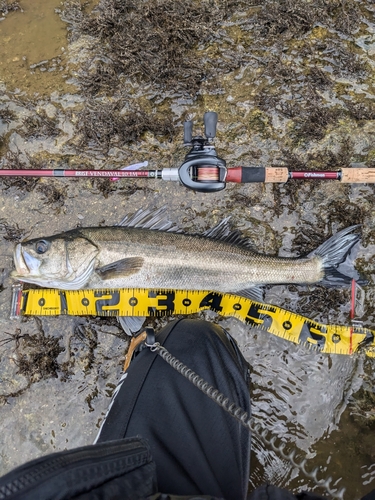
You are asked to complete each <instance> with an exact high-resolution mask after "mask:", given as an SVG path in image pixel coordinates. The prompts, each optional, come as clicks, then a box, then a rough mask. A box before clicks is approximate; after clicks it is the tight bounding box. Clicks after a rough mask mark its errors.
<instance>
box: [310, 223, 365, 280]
mask: <svg viewBox="0 0 375 500" xmlns="http://www.w3.org/2000/svg"><path fill="white" fill-rule="evenodd" d="M359 228H360V226H359V225H355V226H350V227H347V228H346V229H343V230H342V231H339V232H338V233H336V234H334V235H333V236H331V238H329V239H328V240H327V241H325V242H324V243H323V244H322V245H320V247H318V248H317V249H316V250H314V251H313V252H311V253H310V254H309V255H308V257H315V256H319V257H321V259H322V261H323V262H322V264H323V271H324V277H323V279H322V280H321V281H320V282H319V284H322V285H325V286H328V287H335V286H348V285H350V283H351V282H352V280H353V279H354V280H355V281H356V282H357V283H358V284H359V285H366V284H367V283H368V281H367V280H366V279H365V278H363V277H362V276H360V274H359V273H358V272H357V271H356V269H355V268H354V262H353V261H354V257H353V255H351V254H352V252H351V251H352V249H353V247H354V246H355V245H356V244H357V243H358V242H359V240H360V235H359V234H358V233H356V232H355V231H357V230H358V229H359Z"/></svg>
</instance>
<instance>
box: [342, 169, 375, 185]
mask: <svg viewBox="0 0 375 500" xmlns="http://www.w3.org/2000/svg"><path fill="white" fill-rule="evenodd" d="M341 182H345V183H351V184H366V183H375V168H342V169H341Z"/></svg>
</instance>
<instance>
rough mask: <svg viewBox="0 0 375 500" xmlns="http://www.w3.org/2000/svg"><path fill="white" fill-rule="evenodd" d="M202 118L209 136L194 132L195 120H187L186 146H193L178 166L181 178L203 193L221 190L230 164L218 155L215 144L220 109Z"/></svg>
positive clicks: (190, 186)
mask: <svg viewBox="0 0 375 500" xmlns="http://www.w3.org/2000/svg"><path fill="white" fill-rule="evenodd" d="M203 121H204V135H205V137H206V138H204V137H202V136H201V135H196V136H193V122H192V121H186V122H185V123H184V146H191V149H190V151H189V153H188V154H187V155H186V157H185V161H184V163H183V164H182V165H181V166H180V168H179V169H178V175H179V180H180V182H181V183H182V184H183V185H184V186H186V187H187V188H189V189H194V190H195V191H200V192H202V193H208V192H212V191H221V190H222V189H224V188H225V179H226V176H227V168H226V163H225V160H223V159H222V158H219V157H218V156H217V153H216V150H215V147H214V145H213V140H214V138H215V136H216V125H217V113H215V112H212V111H210V112H207V113H205V114H204V117H203Z"/></svg>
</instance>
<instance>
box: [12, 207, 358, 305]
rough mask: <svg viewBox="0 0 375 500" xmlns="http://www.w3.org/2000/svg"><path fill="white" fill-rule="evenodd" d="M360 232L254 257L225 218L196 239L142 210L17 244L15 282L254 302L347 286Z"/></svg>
mask: <svg viewBox="0 0 375 500" xmlns="http://www.w3.org/2000/svg"><path fill="white" fill-rule="evenodd" d="M357 227H358V226H352V227H349V228H347V229H344V230H342V231H340V232H338V233H337V234H335V235H334V236H332V237H331V238H330V239H328V240H327V241H326V242H325V243H323V244H322V245H321V246H320V247H319V248H317V249H316V250H314V251H313V252H311V253H310V254H309V255H307V256H306V257H305V258H279V257H271V256H266V255H261V254H259V253H256V252H255V251H254V250H253V249H252V248H251V244H250V242H249V240H248V239H246V238H244V237H243V236H242V235H241V233H240V232H239V231H238V230H234V231H233V230H231V229H230V227H229V218H227V219H224V220H223V221H222V222H220V223H219V224H218V225H217V226H215V227H214V228H212V229H210V230H208V231H206V232H204V233H203V234H201V235H198V234H185V233H182V232H181V231H180V230H179V229H178V228H177V227H176V226H175V225H173V223H172V222H170V221H169V220H167V218H166V215H165V208H164V207H163V208H162V209H159V210H157V211H156V212H154V213H152V212H151V211H149V210H139V211H138V212H137V213H136V214H135V215H133V216H128V217H125V219H124V220H123V221H122V222H121V223H120V225H118V226H113V227H87V228H76V229H73V230H71V231H67V232H65V233H61V234H57V235H54V236H50V237H47V238H36V239H32V240H29V241H25V242H23V243H19V244H18V245H17V246H16V248H15V251H14V263H15V267H16V271H14V272H13V273H12V277H13V278H15V279H18V280H20V281H24V282H27V283H35V284H37V285H40V286H43V287H51V288H59V289H64V290H78V289H83V288H128V287H129V288H133V287H134V288H158V289H180V290H181V289H182V290H183V289H185V290H212V291H218V292H230V293H237V294H242V295H246V296H249V297H252V298H255V299H258V300H259V299H260V297H261V288H259V287H260V286H261V285H270V284H288V283H296V284H313V283H319V284H324V285H326V286H343V285H348V284H350V283H351V280H352V277H351V276H352V275H353V273H355V271H354V268H353V267H352V268H351V270H350V271H349V272H346V271H345V272H341V270H339V269H338V266H339V265H340V264H341V263H343V262H344V261H345V260H346V258H347V256H348V254H349V253H350V250H351V248H352V247H353V246H354V245H355V244H356V243H357V242H358V241H359V235H358V234H356V233H355V232H354V231H355V229H356V228H357ZM356 276H357V277H358V275H356Z"/></svg>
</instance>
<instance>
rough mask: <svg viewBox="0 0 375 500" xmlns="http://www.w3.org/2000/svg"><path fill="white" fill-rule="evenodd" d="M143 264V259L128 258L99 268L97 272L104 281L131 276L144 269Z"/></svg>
mask: <svg viewBox="0 0 375 500" xmlns="http://www.w3.org/2000/svg"><path fill="white" fill-rule="evenodd" d="M143 262H144V259H143V257H128V258H125V259H121V260H117V261H116V262H111V263H110V264H107V265H106V266H103V267H98V268H97V269H95V272H96V273H97V274H98V275H99V276H100V278H101V279H102V280H109V279H112V278H120V277H123V276H130V275H132V274H134V273H136V272H138V271H139V270H140V269H141V268H142V266H143Z"/></svg>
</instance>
